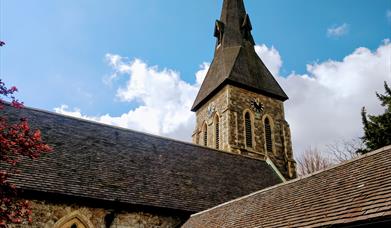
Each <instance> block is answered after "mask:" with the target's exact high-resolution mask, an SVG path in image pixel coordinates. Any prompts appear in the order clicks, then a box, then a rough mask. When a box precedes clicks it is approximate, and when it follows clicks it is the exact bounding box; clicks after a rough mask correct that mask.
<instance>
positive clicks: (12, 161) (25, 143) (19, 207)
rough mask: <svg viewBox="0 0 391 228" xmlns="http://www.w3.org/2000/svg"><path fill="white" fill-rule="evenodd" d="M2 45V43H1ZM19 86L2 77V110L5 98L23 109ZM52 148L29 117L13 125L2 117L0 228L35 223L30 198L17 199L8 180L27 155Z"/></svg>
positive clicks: (36, 156)
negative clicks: (10, 224)
mask: <svg viewBox="0 0 391 228" xmlns="http://www.w3.org/2000/svg"><path fill="white" fill-rule="evenodd" d="M0 45H1V43H0ZM17 91H18V90H17V88H16V87H14V86H13V87H11V88H10V89H8V88H7V87H5V84H4V83H3V82H2V81H1V79H0V109H2V108H3V105H4V102H5V100H10V101H11V106H12V107H14V108H22V107H23V103H21V102H19V101H18V100H17V99H16V98H15V97H14V95H13V94H14V93H15V92H17ZM51 151H52V148H51V147H50V146H48V145H47V144H45V143H44V142H43V140H42V136H41V131H39V130H31V128H30V126H29V124H28V121H27V120H26V119H20V120H19V121H18V122H17V123H12V124H10V123H9V122H8V120H7V119H6V118H5V117H3V116H0V163H2V165H1V166H0V167H2V168H3V169H5V168H4V167H7V169H6V170H2V169H1V168H0V228H1V227H6V225H7V223H25V222H29V223H31V221H32V218H31V213H32V211H31V208H30V204H29V202H28V201H21V200H18V199H17V186H15V185H14V184H12V183H10V182H9V181H8V179H9V178H10V177H12V176H13V175H16V174H18V173H20V171H19V170H17V169H16V165H17V164H18V163H19V162H20V161H21V160H22V159H23V158H30V159H36V158H38V157H39V156H40V155H41V154H42V153H47V152H51Z"/></svg>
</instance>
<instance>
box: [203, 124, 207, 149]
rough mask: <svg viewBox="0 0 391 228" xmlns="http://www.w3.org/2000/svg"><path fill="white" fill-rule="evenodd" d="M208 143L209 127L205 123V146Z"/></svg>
mask: <svg viewBox="0 0 391 228" xmlns="http://www.w3.org/2000/svg"><path fill="white" fill-rule="evenodd" d="M207 145H208V128H207V127H206V124H205V125H204V146H207Z"/></svg>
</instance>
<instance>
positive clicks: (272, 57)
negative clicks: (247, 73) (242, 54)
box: [255, 44, 282, 75]
mask: <svg viewBox="0 0 391 228" xmlns="http://www.w3.org/2000/svg"><path fill="white" fill-rule="evenodd" d="M255 51H256V52H257V54H258V55H259V57H260V58H261V59H262V61H263V62H264V63H265V65H266V66H267V67H268V69H269V70H270V72H271V73H272V74H273V75H278V73H279V71H280V68H281V66H282V59H281V56H280V53H279V52H278V51H277V49H275V48H274V47H271V48H268V47H267V46H266V45H264V44H262V45H256V46H255Z"/></svg>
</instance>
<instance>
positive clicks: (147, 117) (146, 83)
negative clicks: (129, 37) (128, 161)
mask: <svg viewBox="0 0 391 228" xmlns="http://www.w3.org/2000/svg"><path fill="white" fill-rule="evenodd" d="M106 59H107V61H108V63H109V65H110V66H112V67H113V69H114V73H113V74H112V79H114V78H117V77H119V76H121V75H126V77H128V81H127V83H126V85H125V86H124V87H121V88H119V89H118V90H117V97H118V98H119V99H120V100H121V101H123V102H135V101H136V102H138V104H140V105H139V106H138V107H137V108H135V109H132V110H129V111H128V112H127V113H124V114H122V115H121V116H111V115H109V114H106V115H104V116H85V115H82V114H81V112H80V109H75V110H73V111H69V110H68V106H66V105H62V106H61V107H59V108H56V109H55V111H56V112H58V113H62V114H65V115H70V116H74V117H78V118H84V119H89V120H93V121H98V122H101V123H105V124H110V125H115V126H120V127H124V128H130V129H135V130H139V131H145V132H149V133H153V134H158V135H165V136H170V137H174V138H177V139H181V140H186V141H189V140H190V139H191V133H192V131H193V130H194V129H193V127H194V123H195V118H194V113H192V112H191V111H190V109H191V105H192V104H193V101H194V98H195V96H196V94H197V91H198V89H199V86H200V84H201V83H202V80H203V78H204V77H205V74H206V72H207V70H208V68H209V64H207V63H204V64H202V65H201V66H200V67H201V69H200V70H199V71H198V72H197V73H196V79H197V81H196V83H195V84H189V83H187V82H185V81H183V80H182V79H181V77H180V75H179V73H178V72H176V71H174V70H169V69H163V70H159V69H158V67H157V66H148V65H147V64H146V63H145V62H143V61H142V60H140V59H135V60H133V61H129V60H128V59H127V58H123V57H121V56H118V55H112V54H107V55H106Z"/></svg>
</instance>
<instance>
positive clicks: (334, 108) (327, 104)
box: [278, 41, 391, 154]
mask: <svg viewBox="0 0 391 228" xmlns="http://www.w3.org/2000/svg"><path fill="white" fill-rule="evenodd" d="M307 71H308V73H307V74H304V75H297V74H291V75H289V76H288V77H278V79H279V82H280V83H281V85H282V87H283V88H284V89H285V92H286V93H287V94H288V95H289V96H290V100H288V101H287V102H286V103H285V105H286V107H285V111H286V116H287V120H288V122H289V123H290V124H291V129H292V136H293V145H294V149H295V152H296V154H297V153H300V152H302V151H303V150H304V149H306V148H307V147H309V146H312V147H318V148H319V149H321V150H325V149H326V145H328V144H333V143H335V142H336V141H340V140H351V139H354V138H356V139H357V138H358V137H360V136H362V134H363V132H362V123H361V115H360V111H361V108H362V107H363V106H366V107H367V109H368V111H369V113H372V114H376V113H380V112H382V111H383V108H382V107H381V106H380V103H379V101H378V100H377V98H376V95H375V92H376V91H378V92H381V93H383V92H384V89H383V83H384V81H388V82H390V79H391V44H390V43H389V42H388V41H385V43H384V44H382V45H381V46H380V47H379V48H378V49H377V50H376V51H374V52H372V51H371V50H369V49H367V48H357V49H356V50H355V51H354V52H353V53H352V54H350V55H348V56H346V57H345V58H344V59H343V60H342V61H333V60H329V61H325V62H322V63H317V64H312V65H308V66H307Z"/></svg>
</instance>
